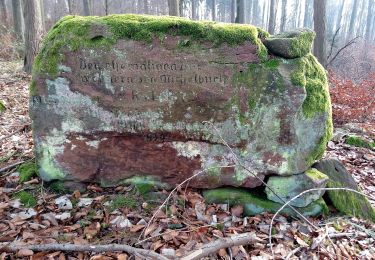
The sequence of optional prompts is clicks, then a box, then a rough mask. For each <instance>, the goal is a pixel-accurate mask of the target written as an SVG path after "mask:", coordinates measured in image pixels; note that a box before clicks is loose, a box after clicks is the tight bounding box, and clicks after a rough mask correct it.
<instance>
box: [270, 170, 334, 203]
mask: <svg viewBox="0 0 375 260" xmlns="http://www.w3.org/2000/svg"><path fill="white" fill-rule="evenodd" d="M328 179H329V178H328V176H327V175H325V174H323V173H321V172H320V171H318V170H317V169H309V170H307V171H306V172H304V173H302V174H295V175H291V176H271V177H270V178H269V179H268V181H267V186H268V187H267V188H266V194H267V198H268V199H269V200H272V201H275V202H278V203H283V202H286V201H288V200H290V199H292V198H293V197H295V196H297V195H298V194H300V193H301V192H304V191H306V190H309V189H316V188H325V186H326V184H327V182H328ZM275 193H276V194H277V195H278V196H276V194H275ZM323 194H324V190H319V191H311V192H308V193H305V194H304V195H302V196H300V197H298V198H296V199H295V200H293V201H291V202H290V205H292V206H296V207H306V206H308V205H309V204H310V203H312V202H314V201H316V200H318V199H320V198H321V197H322V196H323ZM280 198H281V199H280Z"/></svg>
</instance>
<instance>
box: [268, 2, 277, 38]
mask: <svg viewBox="0 0 375 260" xmlns="http://www.w3.org/2000/svg"><path fill="white" fill-rule="evenodd" d="M275 3H276V0H271V5H270V19H269V21H268V32H269V33H270V34H274V33H275V26H276V21H275Z"/></svg>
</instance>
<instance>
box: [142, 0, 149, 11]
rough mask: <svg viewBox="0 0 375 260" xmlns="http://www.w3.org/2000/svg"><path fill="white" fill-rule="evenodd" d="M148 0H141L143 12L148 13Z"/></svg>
mask: <svg viewBox="0 0 375 260" xmlns="http://www.w3.org/2000/svg"><path fill="white" fill-rule="evenodd" d="M148 9H149V8H148V0H143V10H144V13H145V14H148V13H149V10H148Z"/></svg>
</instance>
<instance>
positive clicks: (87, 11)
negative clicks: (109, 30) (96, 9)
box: [83, 0, 91, 16]
mask: <svg viewBox="0 0 375 260" xmlns="http://www.w3.org/2000/svg"><path fill="white" fill-rule="evenodd" d="M83 15H86V16H89V15H91V6H90V1H89V0H83Z"/></svg>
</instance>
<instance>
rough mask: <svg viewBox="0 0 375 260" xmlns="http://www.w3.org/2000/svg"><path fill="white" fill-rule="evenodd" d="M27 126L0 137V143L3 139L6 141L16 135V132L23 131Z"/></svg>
mask: <svg viewBox="0 0 375 260" xmlns="http://www.w3.org/2000/svg"><path fill="white" fill-rule="evenodd" d="M29 125H30V124H26V125H23V126H22V127H20V128H19V129H17V130H16V131H14V132H11V133H9V134H7V135H6V136H3V137H1V138H0V142H1V141H3V140H4V139H7V138H9V137H11V136H12V135H14V134H17V133H18V132H20V131H22V130H24V129H25V127H28V126H29Z"/></svg>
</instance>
